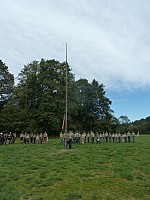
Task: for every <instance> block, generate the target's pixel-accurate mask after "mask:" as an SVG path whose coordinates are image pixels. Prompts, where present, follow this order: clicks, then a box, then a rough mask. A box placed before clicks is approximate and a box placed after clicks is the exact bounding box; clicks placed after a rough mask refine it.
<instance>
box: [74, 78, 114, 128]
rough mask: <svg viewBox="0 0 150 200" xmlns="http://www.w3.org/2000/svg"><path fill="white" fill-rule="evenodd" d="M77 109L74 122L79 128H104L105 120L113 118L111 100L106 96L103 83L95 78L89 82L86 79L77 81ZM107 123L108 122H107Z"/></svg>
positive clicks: (107, 121)
mask: <svg viewBox="0 0 150 200" xmlns="http://www.w3.org/2000/svg"><path fill="white" fill-rule="evenodd" d="M75 88H76V91H75V92H76V103H77V110H76V115H75V116H74V122H75V124H76V128H77V129H78V130H82V131H83V130H85V131H89V130H94V131H98V130H104V129H105V127H104V124H105V122H106V123H107V124H108V123H109V121H110V118H111V112H112V111H111V110H110V105H111V101H110V100H109V99H108V98H107V97H106V96H105V91H104V86H103V84H101V85H100V84H99V83H98V82H97V81H96V80H95V79H94V80H93V81H92V82H91V83H89V82H88V80H86V79H80V80H78V81H76V82H75ZM105 125H106V124H105Z"/></svg>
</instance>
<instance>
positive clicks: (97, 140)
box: [96, 132, 99, 143]
mask: <svg viewBox="0 0 150 200" xmlns="http://www.w3.org/2000/svg"><path fill="white" fill-rule="evenodd" d="M96 143H99V133H98V132H96Z"/></svg>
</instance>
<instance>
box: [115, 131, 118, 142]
mask: <svg viewBox="0 0 150 200" xmlns="http://www.w3.org/2000/svg"><path fill="white" fill-rule="evenodd" d="M115 139H116V143H118V134H117V133H115Z"/></svg>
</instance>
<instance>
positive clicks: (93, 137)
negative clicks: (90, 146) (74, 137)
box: [91, 131, 95, 143]
mask: <svg viewBox="0 0 150 200" xmlns="http://www.w3.org/2000/svg"><path fill="white" fill-rule="evenodd" d="M94 139H95V134H94V132H93V131H91V140H92V143H94Z"/></svg>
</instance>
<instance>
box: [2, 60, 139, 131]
mask: <svg viewBox="0 0 150 200" xmlns="http://www.w3.org/2000/svg"><path fill="white" fill-rule="evenodd" d="M66 69H67V73H68V77H67V85H68V122H67V124H68V130H71V131H76V130H77V131H90V130H92V131H102V132H103V131H106V130H107V131H110V132H115V131H127V130H129V129H130V128H132V129H133V128H134V129H137V124H132V123H131V122H130V120H129V119H128V117H126V116H121V117H120V118H119V119H117V118H116V117H115V116H114V115H113V113H114V112H113V110H112V109H111V103H112V102H111V100H110V99H109V98H108V97H106V92H105V89H104V88H105V87H104V85H103V84H100V83H99V82H98V81H97V80H95V79H93V80H92V82H89V81H88V80H87V79H83V78H81V79H79V80H75V75H74V74H73V72H72V69H71V68H70V66H69V65H68V64H67V66H66V63H65V62H59V61H56V60H45V59H41V60H40V61H32V62H31V63H29V64H27V65H25V66H24V67H23V69H22V70H21V72H20V73H19V75H18V77H17V79H18V84H17V85H14V75H13V74H11V73H10V72H9V70H8V67H7V66H6V65H5V63H3V62H2V60H0V129H1V130H4V131H15V132H21V131H26V132H40V131H47V132H48V133H53V134H58V133H59V132H60V131H61V128H62V121H63V118H64V114H65V94H66Z"/></svg>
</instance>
